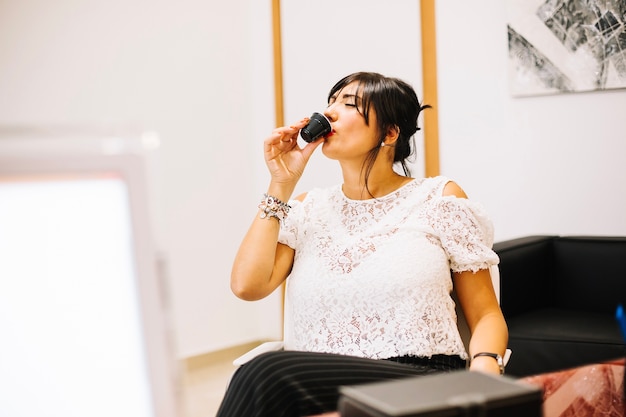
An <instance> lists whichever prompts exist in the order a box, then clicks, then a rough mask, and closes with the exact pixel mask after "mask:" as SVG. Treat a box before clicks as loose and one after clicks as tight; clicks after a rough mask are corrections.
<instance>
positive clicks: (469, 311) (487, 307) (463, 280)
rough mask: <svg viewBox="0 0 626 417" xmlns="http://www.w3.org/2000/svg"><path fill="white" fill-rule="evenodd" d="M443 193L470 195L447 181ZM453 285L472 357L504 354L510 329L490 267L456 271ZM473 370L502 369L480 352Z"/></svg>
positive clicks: (462, 196)
mask: <svg viewBox="0 0 626 417" xmlns="http://www.w3.org/2000/svg"><path fill="white" fill-rule="evenodd" d="M443 195H447V196H456V197H458V198H467V195H466V194H465V192H464V191H463V189H462V188H461V187H459V186H458V185H457V184H456V183H454V182H448V183H447V184H446V186H445V188H444V191H443ZM453 279H454V288H455V291H456V294H457V298H458V300H459V303H460V304H461V309H462V310H463V314H464V315H465V319H466V321H467V325H468V327H469V330H470V334H471V335H472V336H471V339H470V344H469V352H468V354H469V355H470V358H473V357H474V355H476V354H477V353H480V352H488V353H496V354H498V355H500V356H501V357H504V354H505V351H506V348H507V344H508V339H509V331H508V328H507V325H506V321H505V320H504V316H503V315H502V310H501V309H500V304H499V303H498V299H497V297H496V293H495V290H494V289H493V283H492V281H491V274H490V273H489V270H488V269H482V270H480V271H477V272H476V273H473V272H471V271H465V272H456V273H454V274H453ZM470 370H472V371H482V372H489V373H495V374H498V373H500V367H499V366H498V363H497V362H496V360H495V359H494V358H492V357H489V356H479V357H477V358H475V359H473V360H472V361H471V364H470Z"/></svg>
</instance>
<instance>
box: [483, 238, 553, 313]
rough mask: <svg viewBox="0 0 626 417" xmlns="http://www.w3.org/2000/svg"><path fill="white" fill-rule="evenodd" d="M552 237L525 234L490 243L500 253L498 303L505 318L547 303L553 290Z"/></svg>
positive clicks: (547, 304) (551, 296) (544, 305)
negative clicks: (520, 236)
mask: <svg viewBox="0 0 626 417" xmlns="http://www.w3.org/2000/svg"><path fill="white" fill-rule="evenodd" d="M555 238H557V236H527V237H523V238H518V239H511V240H506V241H502V242H498V243H495V244H494V245H493V250H494V251H495V252H496V253H497V254H498V256H499V257H500V264H499V270H500V305H501V307H502V312H503V313H504V316H505V317H506V318H508V317H512V316H514V315H516V314H520V313H524V312H526V311H530V310H534V309H536V308H543V307H546V306H549V303H550V300H551V299H553V297H554V290H555V289H554V283H553V279H552V277H553V276H554V260H553V241H554V239H555Z"/></svg>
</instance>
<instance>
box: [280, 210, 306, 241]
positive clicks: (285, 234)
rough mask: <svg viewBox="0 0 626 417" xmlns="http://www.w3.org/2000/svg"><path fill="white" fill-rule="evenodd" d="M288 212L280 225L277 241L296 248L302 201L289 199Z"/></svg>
mask: <svg viewBox="0 0 626 417" xmlns="http://www.w3.org/2000/svg"><path fill="white" fill-rule="evenodd" d="M289 205H290V206H291V209H289V214H288V215H287V217H286V218H285V219H284V220H283V222H282V223H281V225H280V232H279V233H278V243H282V244H284V245H287V246H289V247H290V248H291V249H296V241H297V236H298V218H299V217H300V216H301V214H300V213H301V211H302V203H301V202H300V201H299V200H289Z"/></svg>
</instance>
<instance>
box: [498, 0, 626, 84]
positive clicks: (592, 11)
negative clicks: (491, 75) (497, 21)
mask: <svg viewBox="0 0 626 417" xmlns="http://www.w3.org/2000/svg"><path fill="white" fill-rule="evenodd" d="M507 7H508V11H507V12H508V45H509V73H510V88H511V94H512V95H513V96H530V95H542V94H555V93H569V92H579V91H596V90H606V89H614V88H626V0H606V1H603V0H588V1H585V0H508V4H507Z"/></svg>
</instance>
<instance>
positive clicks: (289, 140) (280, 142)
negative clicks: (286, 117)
mask: <svg viewBox="0 0 626 417" xmlns="http://www.w3.org/2000/svg"><path fill="white" fill-rule="evenodd" d="M309 120H310V119H309V118H308V117H305V118H303V119H302V120H300V121H299V122H297V123H294V124H293V125H291V126H283V127H278V128H276V129H274V131H273V132H272V134H271V135H270V136H269V137H268V138H267V139H266V140H265V150H266V151H268V150H269V148H270V147H272V146H277V147H279V148H280V150H283V151H284V150H291V149H293V148H294V147H295V146H296V145H297V141H298V132H300V129H302V128H303V127H304V126H306V125H307V123H309Z"/></svg>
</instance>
